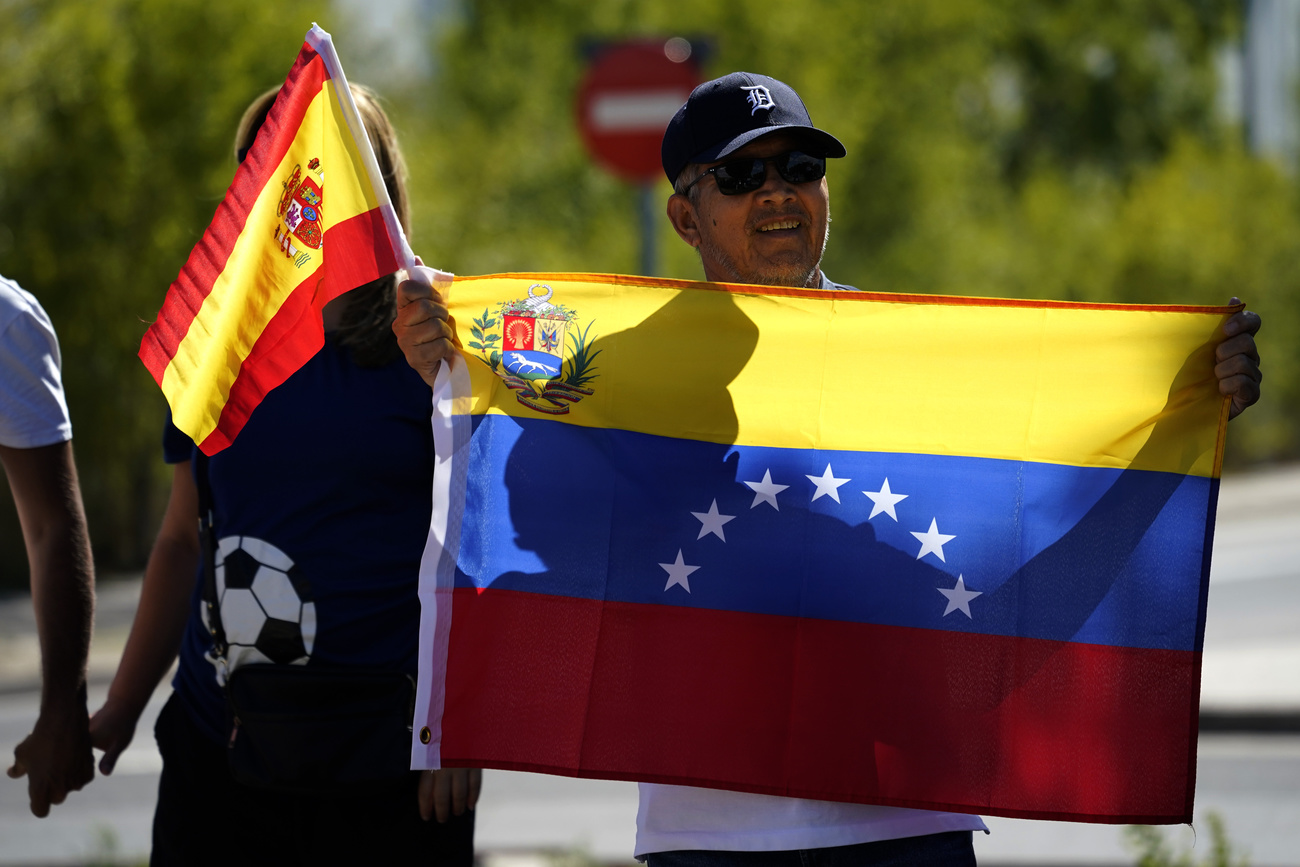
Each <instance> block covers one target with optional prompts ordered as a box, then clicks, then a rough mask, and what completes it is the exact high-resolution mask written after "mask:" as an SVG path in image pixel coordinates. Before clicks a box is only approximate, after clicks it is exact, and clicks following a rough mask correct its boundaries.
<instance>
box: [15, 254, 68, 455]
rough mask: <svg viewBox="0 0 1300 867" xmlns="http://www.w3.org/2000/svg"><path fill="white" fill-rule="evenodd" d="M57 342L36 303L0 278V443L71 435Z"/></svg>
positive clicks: (23, 444) (34, 444)
mask: <svg viewBox="0 0 1300 867" xmlns="http://www.w3.org/2000/svg"><path fill="white" fill-rule="evenodd" d="M60 369H61V360H60V357H59V341H58V338H57V337H55V336H54V326H53V325H52V324H51V323H50V317H49V316H47V315H46V314H45V310H44V309H43V308H42V307H41V305H40V303H39V302H38V301H37V300H36V299H35V298H34V297H33V296H32V295H31V293H29V292H25V291H24V290H23V289H22V288H20V287H19V286H18V284H17V283H15V282H13V281H12V280H9V279H7V278H5V277H0V445H3V446H9V447H10V448H17V449H34V448H38V447H40V446H48V445H52V444H53V443H61V442H65V441H66V440H70V439H72V421H71V420H70V419H69V418H68V404H67V401H66V400H65V399H64V397H63V380H62V378H61V376H60Z"/></svg>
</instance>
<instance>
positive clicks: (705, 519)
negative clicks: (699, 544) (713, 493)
mask: <svg viewBox="0 0 1300 867" xmlns="http://www.w3.org/2000/svg"><path fill="white" fill-rule="evenodd" d="M691 514H692V515H694V516H695V517H697V518H699V519H700V535H698V536H696V537H695V538H696V539H703V538H704V537H705V536H707V535H709V534H710V533H712V534H713V535H715V536H717V537H718V538H719V539H721V540H722V541H724V542H725V541H727V537H726V536H724V535H722V526H723V525H724V524H726V523H727V522H728V521H734V520H736V516H735V515H721V514H719V513H718V501H717V500H714V501H713V505H712V506H709V510H708V511H707V512H691Z"/></svg>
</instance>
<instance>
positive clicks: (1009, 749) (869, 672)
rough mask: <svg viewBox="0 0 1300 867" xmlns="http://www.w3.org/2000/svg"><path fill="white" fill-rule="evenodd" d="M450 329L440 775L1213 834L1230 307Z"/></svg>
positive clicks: (432, 645)
mask: <svg viewBox="0 0 1300 867" xmlns="http://www.w3.org/2000/svg"><path fill="white" fill-rule="evenodd" d="M452 299H453V304H452V312H453V314H454V315H455V318H456V321H457V322H458V323H460V328H461V334H460V336H461V338H462V340H463V341H464V344H465V352H464V363H463V364H462V363H459V362H458V363H457V364H456V365H455V366H454V367H453V369H452V372H451V375H450V378H449V379H447V380H446V381H445V382H444V383H443V384H442V385H441V386H440V388H438V389H436V390H435V403H436V409H435V414H434V436H435V441H436V443H437V448H438V454H439V460H440V461H441V464H440V469H439V472H438V473H437V478H436V482H435V484H436V485H437V486H439V490H438V491H437V492H436V496H435V502H436V506H435V516H434V526H433V528H432V531H431V533H430V538H429V545H428V548H427V549H426V557H425V563H424V567H423V573H424V574H423V575H422V587H421V600H422V604H423V606H424V609H423V610H424V614H423V625H422V634H421V642H422V647H421V665H422V668H421V673H420V690H419V699H418V707H417V713H416V720H415V730H414V734H415V740H414V742H413V763H414V765H415V766H416V767H438V766H474V767H479V766H484V767H496V768H508V769H517V770H528V771H543V772H547V773H558V774H568V775H575V776H585V777H600V778H614V779H635V780H643V781H654V782H664V783H678V784H685V785H694V786H708V787H716V788H727V789H735V790H742V791H752V792H762V793H768V794H777V795H789V796H796V797H804V798H818V799H830V800H840V801H853V802H862V803H872V804H890V805H897V806H907V807H920V808H931V809H943V810H954V811H966V812H980V813H986V814H993V815H1003V816H1018V817H1033V818H1051V819H1067V820H1076V821H1090V822H1151V823H1158V822H1184V821H1188V820H1189V819H1190V817H1191V810H1192V796H1193V791H1194V775H1195V756H1196V736H1197V705H1198V691H1199V678H1200V665H1201V642H1202V635H1203V628H1204V620H1205V604H1206V590H1207V580H1208V573H1209V564H1210V548H1211V538H1212V531H1213V524H1214V507H1215V501H1216V494H1217V490H1218V477H1219V468H1220V459H1221V454H1222V448H1223V438H1224V428H1225V424H1226V418H1227V406H1226V403H1225V401H1224V400H1223V399H1222V398H1221V397H1220V396H1219V394H1218V390H1217V384H1216V381H1215V378H1214V374H1213V369H1212V368H1213V351H1214V345H1215V343H1216V342H1217V341H1218V339H1219V334H1220V331H1219V329H1220V327H1221V325H1222V323H1223V321H1224V319H1225V317H1226V316H1227V315H1229V314H1230V313H1231V312H1233V311H1232V309H1230V308H1221V307H1152V306H1124V305H1090V304H1074V303H1054V302H1047V301H1015V300H992V299H981V298H952V297H926V296H909V295H876V294H869V293H848V292H825V291H812V290H791V289H762V288H758V287H750V286H722V285H710V284H694V283H684V282H674V281H666V280H651V279H645V278H621V277H608V276H593V275H563V274H561V275H527V274H507V275H501V276H493V277H474V278H457V279H456V281H455V284H454V287H453V291H452ZM470 323H472V325H470V329H469V332H468V333H466V332H465V330H464V328H465V326H466V325H467V324H470Z"/></svg>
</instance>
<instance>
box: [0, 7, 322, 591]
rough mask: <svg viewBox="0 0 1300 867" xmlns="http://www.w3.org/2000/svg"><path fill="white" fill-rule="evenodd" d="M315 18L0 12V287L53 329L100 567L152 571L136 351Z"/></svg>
mask: <svg viewBox="0 0 1300 867" xmlns="http://www.w3.org/2000/svg"><path fill="white" fill-rule="evenodd" d="M312 6H313V4H309V3H305V2H301V3H300V2H290V3H276V4H266V3H257V2H253V0H227V2H222V3H210V2H202V0H94V2H91V0H4V2H0V64H2V65H3V68H4V70H5V72H4V75H3V76H0V119H2V120H0V123H3V126H4V129H5V133H4V135H3V136H0V273H4V274H5V275H7V276H9V277H12V278H13V279H15V280H17V281H18V282H19V283H20V284H22V285H23V286H24V288H26V289H27V290H28V291H30V292H32V293H33V294H35V295H36V296H37V297H38V298H40V300H41V303H42V304H43V305H44V306H45V307H46V309H47V310H48V311H49V313H50V317H51V319H52V320H53V321H54V325H55V328H56V330H57V331H58V334H59V339H60V344H61V348H62V353H63V366H64V381H65V384H66V389H67V395H68V402H69V405H70V409H71V413H72V420H73V433H74V442H75V446H76V452H77V460H78V464H79V467H80V470H81V481H82V488H83V493H84V496H85V501H86V509H87V513H88V518H89V522H90V529H91V534H92V538H93V543H94V547H95V552H96V559H97V561H98V562H99V565H100V568H101V569H110V570H111V569H114V568H123V567H136V566H139V565H140V564H141V563H142V562H143V559H144V556H145V554H146V553H147V550H148V546H149V544H150V543H151V541H152V534H153V532H154V531H155V529H156V527H157V520H158V515H159V513H160V509H161V505H162V503H161V493H162V492H163V491H165V484H166V478H165V471H164V468H163V466H162V463H161V461H160V459H159V442H160V435H161V434H160V432H161V423H162V418H163V411H164V408H165V407H164V403H163V401H162V399H161V397H160V395H159V392H158V389H157V386H155V385H154V383H153V381H152V380H151V379H150V378H149V376H148V374H147V373H146V372H145V370H144V368H143V366H142V365H141V364H140V363H139V361H138V360H136V358H135V353H136V350H137V349H138V347H139V341H140V338H141V336H142V334H143V333H144V329H145V327H146V326H147V323H148V322H150V321H151V320H152V319H153V316H154V315H155V313H156V312H157V310H158V308H159V307H160V306H161V303H162V298H163V294H164V293H165V291H166V288H167V286H168V285H169V284H170V283H171V281H172V280H173V279H174V278H175V276H176V273H177V271H178V270H179V268H180V266H181V264H182V263H183V262H184V261H185V257H186V255H187V254H188V252H189V249H190V247H191V246H192V245H193V244H194V242H195V241H197V240H198V238H199V237H200V235H201V234H202V231H203V229H204V228H205V227H206V225H207V223H208V221H209V220H210V219H211V216H212V213H213V211H214V210H215V208H216V205H217V203H218V202H219V201H220V199H221V196H222V194H223V192H224V190H225V188H226V186H227V185H228V184H229V182H230V178H231V177H232V175H233V173H234V158H233V156H232V155H231V153H230V144H229V143H230V141H231V139H232V138H233V135H234V128H235V124H236V122H237V121H238V119H239V116H240V114H241V113H242V111H243V108H244V106H245V105H246V104H247V103H248V101H249V100H250V99H251V97H252V96H253V95H255V94H256V93H258V92H259V91H261V90H263V89H265V88H266V87H268V86H271V85H273V84H275V83H276V82H278V81H283V79H284V75H285V73H286V72H287V71H288V68H289V65H290V64H291V63H292V61H293V57H294V54H295V53H296V51H297V49H298V46H299V45H300V44H301V42H302V38H303V34H304V33H306V31H307V29H308V27H310V24H311V21H312V14H311V9H312ZM0 501H3V502H4V503H5V506H4V508H6V509H8V508H9V505H8V497H7V496H5V497H0ZM0 525H2V526H0V533H4V534H5V536H4V538H3V543H4V544H3V551H4V557H3V561H2V562H0V581H4V580H5V579H8V582H9V583H15V582H20V581H22V580H24V579H25V571H24V570H23V568H22V566H23V560H22V555H21V553H20V552H21V551H22V545H21V540H20V538H19V537H18V535H17V529H16V528H17V521H16V519H14V518H13V515H12V511H10V513H9V514H8V515H5V516H0Z"/></svg>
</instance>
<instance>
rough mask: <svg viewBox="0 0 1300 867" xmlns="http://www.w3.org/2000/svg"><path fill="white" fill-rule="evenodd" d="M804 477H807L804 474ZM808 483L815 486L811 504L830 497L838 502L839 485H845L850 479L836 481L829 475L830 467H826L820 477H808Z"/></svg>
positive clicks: (828, 465)
mask: <svg viewBox="0 0 1300 867" xmlns="http://www.w3.org/2000/svg"><path fill="white" fill-rule="evenodd" d="M805 475H807V474H806V473H805ZM808 481H810V482H812V483H813V484H814V485H816V486H817V490H816V492H814V493H813V502H814V503H815V502H817V500H818V499H820V498H821V497H830V498H831V499H833V500H834V501H835V502H837V503H838V502H839V501H840V485H843V484H846V483H848V482H850V481H852V480H851V479H837V478H835V476H833V475H831V465H830V464H827V465H826V472H824V473H822V474H821V475H820V476H808Z"/></svg>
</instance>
